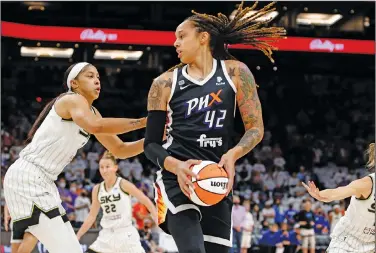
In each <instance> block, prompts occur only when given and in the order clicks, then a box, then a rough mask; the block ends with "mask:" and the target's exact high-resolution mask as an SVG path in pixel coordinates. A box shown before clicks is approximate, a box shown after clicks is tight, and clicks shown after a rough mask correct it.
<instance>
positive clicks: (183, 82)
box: [178, 80, 189, 90]
mask: <svg viewBox="0 0 376 253" xmlns="http://www.w3.org/2000/svg"><path fill="white" fill-rule="evenodd" d="M184 84H185V81H184V80H180V81H179V82H178V85H179V88H180V90H184V89H185V88H187V87H189V84H187V85H184Z"/></svg>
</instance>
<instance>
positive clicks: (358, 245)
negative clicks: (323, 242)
mask: <svg viewBox="0 0 376 253" xmlns="http://www.w3.org/2000/svg"><path fill="white" fill-rule="evenodd" d="M327 252H328V253H337V252H338V253H375V242H363V241H360V240H359V239H358V238H355V237H353V236H351V235H343V236H338V237H332V240H331V241H330V244H329V247H328V249H327Z"/></svg>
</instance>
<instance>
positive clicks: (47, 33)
mask: <svg viewBox="0 0 376 253" xmlns="http://www.w3.org/2000/svg"><path fill="white" fill-rule="evenodd" d="M1 35H2V36H4V37H12V38H19V39H27V40H36V41H56V42H87V43H111V44H129V45H150V46H172V45H173V43H174V41H175V35H174V32H171V31H149V30H128V29H106V28H80V27H60V26H39V25H27V24H19V23H12V22H6V21H2V22H1ZM274 45H275V46H276V47H278V48H279V50H280V51H298V52H323V53H342V54H366V55H374V54H375V42H374V41H372V40H347V39H332V38H307V37H288V38H287V39H283V40H280V41H279V42H277V43H275V44H274ZM229 47H230V48H234V49H253V48H252V47H251V46H246V45H230V46H229Z"/></svg>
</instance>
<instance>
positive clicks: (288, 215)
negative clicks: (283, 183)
mask: <svg viewBox="0 0 376 253" xmlns="http://www.w3.org/2000/svg"><path fill="white" fill-rule="evenodd" d="M297 213H298V211H297V210H295V209H294V205H293V204H291V203H290V204H289V209H287V210H286V211H285V220H286V221H287V224H288V225H289V226H291V227H293V226H294V225H295V223H296V221H295V219H294V217H295V215H296V214H297Z"/></svg>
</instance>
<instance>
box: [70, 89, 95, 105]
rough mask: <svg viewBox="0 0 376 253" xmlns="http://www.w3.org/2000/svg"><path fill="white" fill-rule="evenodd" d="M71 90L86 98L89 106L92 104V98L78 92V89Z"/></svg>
mask: <svg viewBox="0 0 376 253" xmlns="http://www.w3.org/2000/svg"><path fill="white" fill-rule="evenodd" d="M72 92H74V93H77V94H80V95H81V96H83V97H84V98H85V99H86V100H87V102H88V103H89V105H90V106H91V105H92V104H93V102H94V99H92V98H89V97H87V96H85V95H84V94H83V93H82V92H80V91H79V90H75V91H72Z"/></svg>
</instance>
